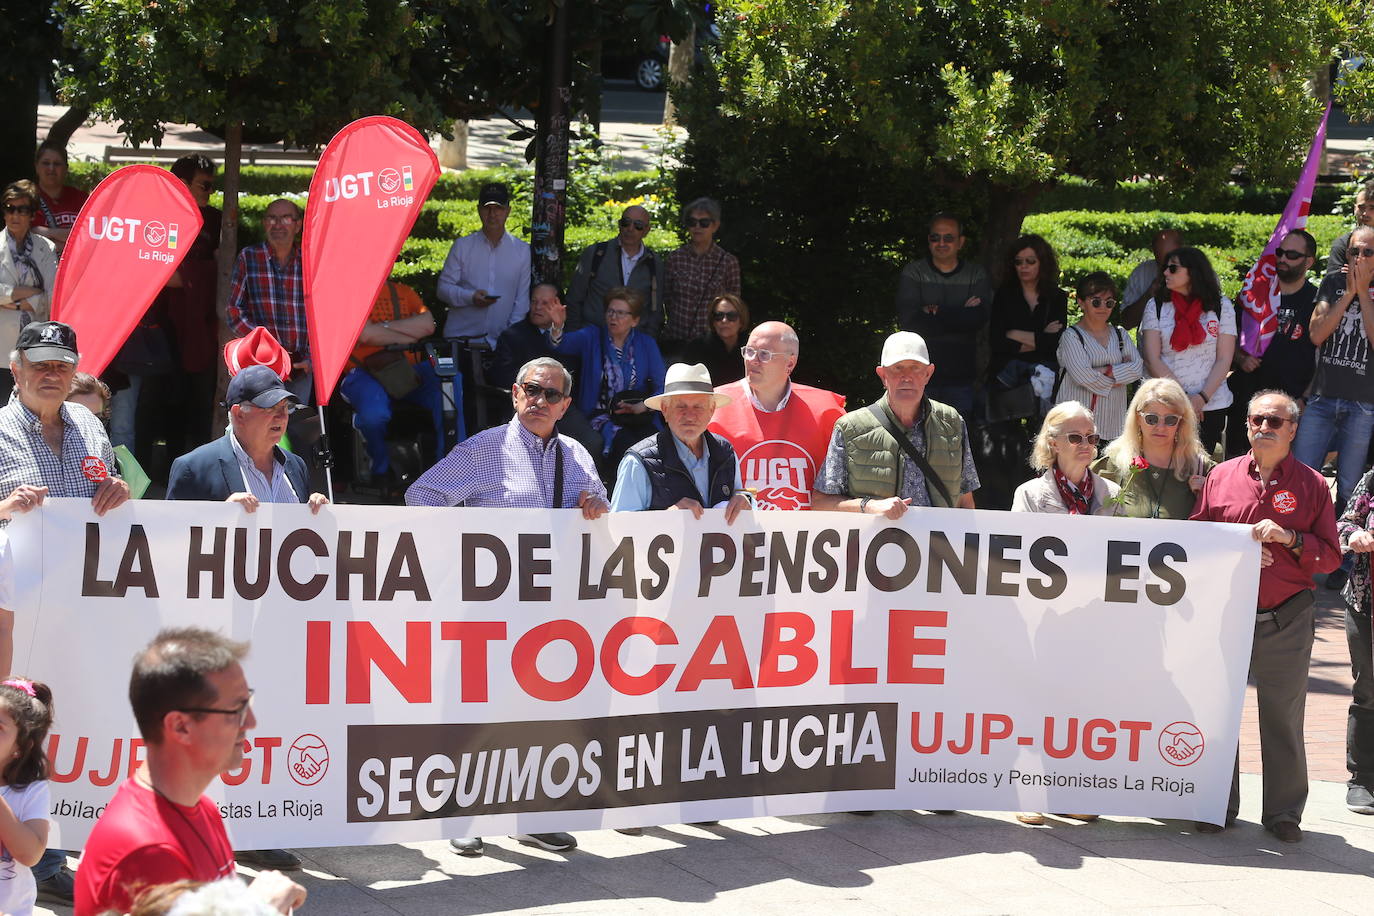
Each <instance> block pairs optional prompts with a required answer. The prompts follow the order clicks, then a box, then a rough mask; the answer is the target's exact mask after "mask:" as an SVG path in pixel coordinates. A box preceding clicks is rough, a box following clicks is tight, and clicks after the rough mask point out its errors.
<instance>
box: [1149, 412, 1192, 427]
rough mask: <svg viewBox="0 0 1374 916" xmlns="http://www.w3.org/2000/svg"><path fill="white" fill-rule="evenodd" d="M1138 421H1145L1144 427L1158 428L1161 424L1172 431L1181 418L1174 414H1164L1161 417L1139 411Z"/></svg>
mask: <svg viewBox="0 0 1374 916" xmlns="http://www.w3.org/2000/svg"><path fill="white" fill-rule="evenodd" d="M1140 419H1142V420H1144V421H1145V425H1146V426H1158V425H1159V424H1161V423H1163V424H1164V425H1165V426H1167V427H1169V428H1170V429H1173V428H1174V427H1175V426H1177V425H1178V423H1179V421H1180V420H1182V419H1183V418H1182V417H1180V416H1179V415H1178V414H1176V413H1166V414H1165V415H1164V416H1162V417H1161V416H1160V415H1159V414H1157V413H1145V412H1144V411H1141V413H1140Z"/></svg>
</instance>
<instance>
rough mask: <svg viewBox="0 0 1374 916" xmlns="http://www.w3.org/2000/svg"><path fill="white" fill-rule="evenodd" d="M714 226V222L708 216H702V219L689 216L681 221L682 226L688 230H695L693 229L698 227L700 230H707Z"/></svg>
mask: <svg viewBox="0 0 1374 916" xmlns="http://www.w3.org/2000/svg"><path fill="white" fill-rule="evenodd" d="M715 224H716V221H715V220H713V219H711V217H709V216H702V217H692V216H689V217H687V218H686V219H684V220H683V221H682V225H684V226H686V227H687V228H688V229H695V228H698V227H700V228H702V229H709V228H711V227H712V226H714V225H715Z"/></svg>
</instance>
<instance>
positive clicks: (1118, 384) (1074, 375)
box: [1055, 271, 1145, 439]
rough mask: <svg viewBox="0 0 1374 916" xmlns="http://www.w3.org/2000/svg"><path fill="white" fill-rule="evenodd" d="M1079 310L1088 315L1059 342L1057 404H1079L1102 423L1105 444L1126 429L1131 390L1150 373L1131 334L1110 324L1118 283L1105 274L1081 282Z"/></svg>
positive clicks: (1089, 276) (1098, 422)
mask: <svg viewBox="0 0 1374 916" xmlns="http://www.w3.org/2000/svg"><path fill="white" fill-rule="evenodd" d="M1077 294H1078V307H1079V310H1080V311H1081V312H1082V313H1083V317H1082V318H1081V319H1079V321H1078V323H1077V324H1074V325H1072V326H1071V327H1070V328H1069V329H1068V330H1067V331H1065V332H1064V336H1063V337H1061V338H1059V352H1058V356H1059V367H1060V377H1059V383H1058V385H1057V386H1056V391H1055V401H1056V403H1058V402H1063V401H1079V402H1081V403H1082V404H1084V405H1086V406H1087V408H1088V409H1089V410H1091V411H1092V413H1093V416H1094V417H1096V418H1097V432H1098V434H1099V435H1101V436H1102V438H1103V439H1115V438H1116V437H1117V436H1119V435H1121V431H1122V430H1123V429H1124V428H1125V422H1124V421H1125V417H1126V402H1127V400H1128V399H1129V398H1128V394H1129V392H1128V391H1127V386H1129V385H1130V384H1131V383H1132V382H1134V381H1137V380H1138V379H1140V378H1141V377H1142V376H1143V375H1144V373H1145V364H1144V362H1143V361H1142V360H1141V358H1140V352H1139V351H1138V350H1137V349H1136V347H1135V343H1134V342H1133V341H1132V340H1131V335H1130V334H1129V333H1128V332H1126V331H1125V330H1123V329H1122V328H1121V327H1120V326H1119V325H1114V324H1112V323H1111V322H1110V321H1109V319H1110V318H1111V315H1112V310H1113V309H1114V308H1116V303H1117V300H1116V283H1115V282H1114V281H1113V280H1112V278H1111V277H1109V276H1108V275H1107V274H1105V273H1103V272H1102V271H1098V272H1096V273H1091V274H1088V275H1087V276H1086V277H1084V278H1083V279H1082V280H1080V281H1078V289H1077Z"/></svg>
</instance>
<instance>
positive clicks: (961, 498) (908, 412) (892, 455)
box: [811, 331, 978, 519]
mask: <svg viewBox="0 0 1374 916" xmlns="http://www.w3.org/2000/svg"><path fill="white" fill-rule="evenodd" d="M877 372H878V378H880V379H882V381H883V388H885V389H886V390H887V393H886V394H884V395H883V396H882V398H880V399H879V400H878V402H877V403H876V404H870V405H869V406H867V407H861V408H859V409H858V410H851V411H850V412H849V413H847V414H845V415H844V416H843V417H841V418H840V419H839V421H838V422H837V423H836V424H835V432H834V433H833V434H832V435H831V438H830V450H829V451H828V452H827V453H826V456H825V464H824V465H822V466H821V472H820V474H819V475H818V476H817V478H816V492H815V493H814V494H813V495H812V504H811V505H812V508H813V509H822V510H825V509H828V510H832V511H840V512H864V513H868V514H871V515H885V516H887V517H888V518H890V519H899V518H901V517H902V515H903V514H904V513H905V512H906V510H907V509H908V508H909V507H911V506H936V507H953V508H959V509H972V508H973V491H974V490H976V489H978V472H977V470H975V468H974V466H973V453H972V452H971V450H970V449H969V441H968V428H967V427H966V426H965V424H964V420H963V417H961V416H959V412H958V411H956V410H955V409H954V408H953V407H950V406H948V405H946V404H941V403H940V402H939V401H935V400H932V399H930V398H927V397H926V396H925V391H926V383H927V382H929V381H930V377H931V375H932V374H933V373H934V372H935V366H934V365H932V364H931V361H930V352H929V351H928V350H927V349H926V342H925V341H924V340H923V339H921V336H920V335H919V334H916V333H914V332H911V331H898V332H896V333H895V334H892V335H891V336H889V337H888V338H887V342H886V343H884V344H883V356H882V363H881V365H879V366H878V368H877Z"/></svg>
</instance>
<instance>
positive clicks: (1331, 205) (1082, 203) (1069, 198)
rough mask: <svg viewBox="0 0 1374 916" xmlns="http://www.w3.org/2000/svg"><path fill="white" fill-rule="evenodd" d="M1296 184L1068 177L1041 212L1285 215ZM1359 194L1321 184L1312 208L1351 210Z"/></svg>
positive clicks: (1042, 202)
mask: <svg viewBox="0 0 1374 916" xmlns="http://www.w3.org/2000/svg"><path fill="white" fill-rule="evenodd" d="M1291 193H1292V188H1266V187H1257V186H1254V185H1235V184H1231V185H1227V186H1225V187H1223V188H1218V189H1216V190H1215V191H1211V192H1208V193H1205V194H1199V193H1196V192H1179V191H1170V190H1167V189H1165V188H1163V187H1161V186H1159V185H1157V184H1153V183H1151V182H1148V181H1123V182H1120V183H1119V184H1117V185H1116V186H1115V187H1104V186H1102V185H1098V184H1094V183H1093V182H1090V181H1085V180H1083V179H1081V178H1066V179H1064V180H1063V181H1061V182H1060V183H1059V184H1058V185H1057V186H1055V187H1054V188H1052V189H1051V190H1049V191H1046V192H1045V193H1044V194H1042V195H1040V197H1039V198H1037V200H1036V202H1035V212H1036V213H1052V212H1055V211H1058V210H1123V211H1128V212H1134V211H1143V210H1173V211H1179V212H1184V211H1193V210H1207V211H1216V212H1221V213H1279V212H1282V211H1283V208H1284V207H1285V206H1286V205H1287V203H1288V197H1289V195H1290V194H1291ZM1353 196H1354V188H1353V186H1351V185H1348V184H1347V185H1339V184H1319V185H1317V187H1316V188H1315V190H1314V191H1313V193H1312V212H1313V213H1321V214H1329V213H1334V212H1337V211H1339V212H1341V213H1349V212H1350V201H1351V199H1352V198H1353Z"/></svg>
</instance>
